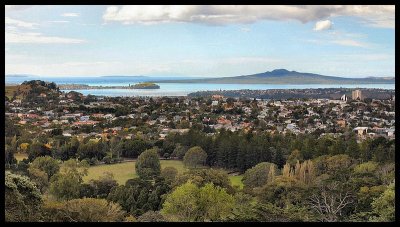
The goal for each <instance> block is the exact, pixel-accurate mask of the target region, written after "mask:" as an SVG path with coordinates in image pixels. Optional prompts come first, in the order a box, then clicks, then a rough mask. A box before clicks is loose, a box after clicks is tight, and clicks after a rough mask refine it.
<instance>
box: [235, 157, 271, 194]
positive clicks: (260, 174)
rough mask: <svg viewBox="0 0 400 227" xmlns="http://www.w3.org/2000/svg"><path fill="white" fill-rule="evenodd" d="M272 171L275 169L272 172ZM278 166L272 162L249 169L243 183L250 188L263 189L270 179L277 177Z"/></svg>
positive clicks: (262, 163)
mask: <svg viewBox="0 0 400 227" xmlns="http://www.w3.org/2000/svg"><path fill="white" fill-rule="evenodd" d="M271 169H273V170H272V171H271ZM275 169H276V165H275V164H273V163H270V162H261V163H259V164H257V165H256V166H254V167H253V168H251V169H248V170H247V171H246V172H245V173H244V175H243V180H242V181H243V183H244V185H245V186H246V187H248V188H254V187H261V186H263V185H265V184H267V183H268V179H269V178H268V176H269V175H270V173H271V176H270V179H273V178H274V177H275V172H276V171H275Z"/></svg>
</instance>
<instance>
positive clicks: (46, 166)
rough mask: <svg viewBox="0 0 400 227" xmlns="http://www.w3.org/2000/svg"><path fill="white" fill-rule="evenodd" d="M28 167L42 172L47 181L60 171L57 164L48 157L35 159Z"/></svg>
mask: <svg viewBox="0 0 400 227" xmlns="http://www.w3.org/2000/svg"><path fill="white" fill-rule="evenodd" d="M29 167H30V168H36V169H39V170H42V171H44V172H45V173H46V174H47V176H48V177H49V179H50V178H51V177H52V176H53V175H54V174H56V173H58V171H59V170H60V164H59V162H58V161H57V160H56V159H54V158H52V157H50V156H44V157H37V158H35V160H33V162H32V163H31V164H30V165H29Z"/></svg>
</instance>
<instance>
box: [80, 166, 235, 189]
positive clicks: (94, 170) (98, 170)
mask: <svg viewBox="0 0 400 227" xmlns="http://www.w3.org/2000/svg"><path fill="white" fill-rule="evenodd" d="M160 162H161V168H162V169H163V168H165V167H168V166H172V167H175V168H176V169H177V170H178V172H179V173H182V172H184V171H186V170H187V168H185V166H184V165H183V162H182V161H178V160H161V161H160ZM105 172H110V173H112V174H114V179H115V180H116V181H117V182H118V184H125V182H126V181H127V180H129V179H132V178H135V177H137V175H136V171H135V161H133V162H124V163H118V164H111V165H98V166H92V167H90V168H89V170H88V175H87V176H85V177H84V178H83V180H84V181H85V182H88V181H89V180H91V179H98V178H99V177H100V176H102V175H103V173H105ZM242 178H243V176H242V175H239V176H229V179H230V180H231V182H232V185H233V186H235V185H238V186H239V187H240V188H243V183H242V181H241V180H242Z"/></svg>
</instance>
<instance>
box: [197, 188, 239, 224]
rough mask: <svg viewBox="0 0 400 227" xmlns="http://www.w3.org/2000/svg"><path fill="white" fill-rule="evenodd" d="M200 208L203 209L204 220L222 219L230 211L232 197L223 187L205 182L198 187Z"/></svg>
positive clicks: (232, 201) (232, 203) (232, 202)
mask: <svg viewBox="0 0 400 227" xmlns="http://www.w3.org/2000/svg"><path fill="white" fill-rule="evenodd" d="M199 197H200V198H199V205H200V209H201V210H203V212H204V215H202V217H203V218H204V221H223V220H226V218H227V217H228V216H229V214H230V213H231V211H232V209H233V206H234V198H233V196H232V195H229V194H228V193H227V192H226V190H225V189H224V188H221V187H219V186H214V184H213V183H207V184H206V185H204V186H203V187H201V188H200V194H199Z"/></svg>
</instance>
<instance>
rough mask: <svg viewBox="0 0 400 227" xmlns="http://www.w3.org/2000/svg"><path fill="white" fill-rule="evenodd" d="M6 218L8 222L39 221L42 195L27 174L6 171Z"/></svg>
mask: <svg viewBox="0 0 400 227" xmlns="http://www.w3.org/2000/svg"><path fill="white" fill-rule="evenodd" d="M5 175H6V176H5V220H6V221H7V222H20V221H28V222H29V221H39V220H40V214H39V213H38V211H39V208H40V206H41V203H42V196H41V194H40V191H39V189H38V188H37V187H36V185H35V184H34V183H33V182H32V181H31V180H30V179H29V178H28V177H26V176H21V175H17V174H13V173H10V172H8V171H6V172H5Z"/></svg>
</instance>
